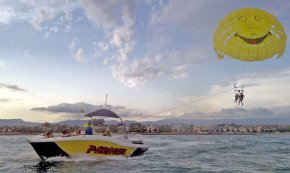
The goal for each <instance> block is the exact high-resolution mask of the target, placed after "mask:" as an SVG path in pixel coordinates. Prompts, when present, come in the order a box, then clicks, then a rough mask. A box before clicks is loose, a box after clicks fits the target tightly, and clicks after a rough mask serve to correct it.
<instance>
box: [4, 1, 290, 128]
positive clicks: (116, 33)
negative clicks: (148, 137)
mask: <svg viewBox="0 0 290 173" xmlns="http://www.w3.org/2000/svg"><path fill="white" fill-rule="evenodd" d="M243 7H254V8H260V9H264V10H266V11H268V12H269V13H271V14H273V15H275V16H276V17H277V19H278V20H279V21H280V22H281V24H282V25H283V26H284V29H285V32H286V34H288V35H290V34H289V33H290V12H289V9H290V1H289V2H288V1H284V0H269V1H265V0H256V1H253V0H243V1H234V2H233V1H229V0H194V1H192V0H183V1H178V0H164V1H163V0H143V1H142V0H139V1H138V0H137V1H134V0H115V1H113V0H81V1H78V0H48V1H34V0H18V1H17V0H15V1H10V0H1V1H0V38H1V39H0V47H1V48H0V119H8V118H21V119H23V120H26V121H35V122H36V121H37V122H45V121H49V122H57V121H62V120H65V119H79V118H81V117H82V114H81V113H80V110H81V109H82V108H83V109H84V110H85V112H90V111H93V110H95V109H97V108H98V105H101V104H104V102H105V96H106V94H108V95H109V97H108V104H111V105H113V109H114V110H115V111H116V112H117V113H119V114H121V115H122V117H124V119H132V120H134V119H135V120H137V119H138V120H140V121H147V120H154V119H162V118H174V117H178V118H210V119H214V118H257V117H261V118H263V117H265V118H266V117H276V118H282V117H285V116H290V91H289V89H290V57H289V54H290V51H289V46H288V45H289V39H288V40H287V47H286V50H285V53H284V54H283V56H282V57H281V58H280V59H277V58H276V57H274V58H272V59H270V60H267V61H263V62H257V63H245V62H240V61H236V60H233V59H231V58H229V57H225V58H224V59H223V60H220V59H218V58H217V56H216V53H215V51H214V49H213V33H214V31H215V29H216V27H217V25H218V23H219V21H220V20H221V19H222V18H223V17H224V16H226V15H227V14H228V13H230V12H232V11H234V10H236V9H239V8H243ZM234 82H236V84H237V85H239V84H241V83H244V84H245V85H246V88H245V95H246V97H245V100H244V104H245V105H244V107H238V106H237V105H236V104H234V103H233V97H234V89H233V83H234ZM182 105H183V106H182ZM152 114H154V115H153V116H150V117H147V116H149V115H152ZM145 117H147V118H145Z"/></svg>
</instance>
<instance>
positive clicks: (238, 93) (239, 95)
mask: <svg viewBox="0 0 290 173" xmlns="http://www.w3.org/2000/svg"><path fill="white" fill-rule="evenodd" d="M236 88H237V87H236V85H235V93H236V94H235V101H234V103H238V105H240V104H241V105H242V106H243V105H244V104H243V100H244V97H245V95H244V94H243V93H244V90H243V85H242V89H239V90H236Z"/></svg>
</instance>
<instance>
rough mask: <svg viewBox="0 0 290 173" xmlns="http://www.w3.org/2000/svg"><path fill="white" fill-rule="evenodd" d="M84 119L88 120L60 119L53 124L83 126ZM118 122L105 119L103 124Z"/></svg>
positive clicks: (127, 122)
mask: <svg viewBox="0 0 290 173" xmlns="http://www.w3.org/2000/svg"><path fill="white" fill-rule="evenodd" d="M86 121H88V120H66V121H61V122H58V123H53V124H60V125H69V126H75V125H77V126H83V125H84V123H85V122H86ZM136 122H137V121H128V120H125V121H124V123H125V124H130V123H136ZM118 123H120V121H117V120H109V121H105V124H107V125H113V124H118Z"/></svg>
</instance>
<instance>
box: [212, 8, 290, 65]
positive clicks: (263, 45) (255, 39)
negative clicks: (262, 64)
mask: <svg viewBox="0 0 290 173" xmlns="http://www.w3.org/2000/svg"><path fill="white" fill-rule="evenodd" d="M286 39H287V36H286V34H285V31H284V29H283V26H282V25H281V23H280V22H279V21H278V20H277V19H276V17H275V16H273V15H272V14H270V13H268V12H266V11H264V10H261V9H257V8H241V9H238V10H236V11H233V12H232V13H230V14H229V15H227V16H226V17H224V18H223V19H222V20H221V21H220V23H219V26H218V27H217V29H216V31H215V33H214V49H215V52H216V53H217V56H218V57H219V58H221V59H222V58H223V57H224V55H228V56H229V57H232V58H235V59H237V60H240V61H249V62H252V61H262V60H265V59H269V58H272V57H273V56H274V55H278V57H281V56H282V55H283V53H284V51H285V47H286Z"/></svg>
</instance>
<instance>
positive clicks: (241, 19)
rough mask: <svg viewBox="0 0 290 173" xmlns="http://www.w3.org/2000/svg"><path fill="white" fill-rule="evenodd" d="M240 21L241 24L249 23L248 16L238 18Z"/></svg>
mask: <svg viewBox="0 0 290 173" xmlns="http://www.w3.org/2000/svg"><path fill="white" fill-rule="evenodd" d="M238 20H239V21H241V22H245V21H247V17H246V16H241V17H239V18H238Z"/></svg>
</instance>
